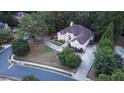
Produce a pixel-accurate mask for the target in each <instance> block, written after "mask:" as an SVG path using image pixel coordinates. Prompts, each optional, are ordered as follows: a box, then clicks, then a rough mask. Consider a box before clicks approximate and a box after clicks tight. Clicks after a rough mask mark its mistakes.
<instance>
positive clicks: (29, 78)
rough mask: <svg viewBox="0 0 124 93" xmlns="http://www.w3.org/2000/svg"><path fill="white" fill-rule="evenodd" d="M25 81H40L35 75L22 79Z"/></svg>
mask: <svg viewBox="0 0 124 93" xmlns="http://www.w3.org/2000/svg"><path fill="white" fill-rule="evenodd" d="M22 80H23V81H40V80H39V79H37V78H36V77H35V76H34V75H26V76H24V77H23V78H22Z"/></svg>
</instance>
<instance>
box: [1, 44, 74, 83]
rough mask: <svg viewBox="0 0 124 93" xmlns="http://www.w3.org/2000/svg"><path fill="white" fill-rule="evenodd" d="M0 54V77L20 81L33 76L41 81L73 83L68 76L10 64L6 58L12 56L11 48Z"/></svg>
mask: <svg viewBox="0 0 124 93" xmlns="http://www.w3.org/2000/svg"><path fill="white" fill-rule="evenodd" d="M6 48H7V49H6V50H4V51H3V52H1V53H0V75H5V76H10V77H16V78H19V79H21V78H22V77H24V76H25V75H31V74H32V75H34V76H35V77H37V78H38V79H40V80H43V81H74V80H75V79H73V78H71V77H70V76H67V75H64V74H61V73H58V72H55V71H52V70H47V69H42V68H34V67H27V66H22V65H17V64H14V65H12V64H10V63H9V62H8V57H9V56H10V55H11V54H12V48H11V46H8V47H6Z"/></svg>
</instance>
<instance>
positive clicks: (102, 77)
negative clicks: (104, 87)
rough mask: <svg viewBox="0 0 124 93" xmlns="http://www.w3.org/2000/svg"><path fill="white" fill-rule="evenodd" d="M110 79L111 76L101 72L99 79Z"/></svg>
mask: <svg viewBox="0 0 124 93" xmlns="http://www.w3.org/2000/svg"><path fill="white" fill-rule="evenodd" d="M110 80H111V77H110V76H109V75H106V74H100V75H99V78H98V81H110Z"/></svg>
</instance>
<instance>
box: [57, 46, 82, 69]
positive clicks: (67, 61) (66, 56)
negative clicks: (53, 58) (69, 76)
mask: <svg viewBox="0 0 124 93" xmlns="http://www.w3.org/2000/svg"><path fill="white" fill-rule="evenodd" d="M58 57H59V59H60V61H61V62H62V64H63V65H64V66H67V67H69V68H76V67H77V66H79V65H80V63H81V59H80V57H79V56H78V55H76V54H75V53H74V52H73V50H72V49H70V48H68V47H67V48H65V49H64V50H63V51H62V52H61V53H59V54H58Z"/></svg>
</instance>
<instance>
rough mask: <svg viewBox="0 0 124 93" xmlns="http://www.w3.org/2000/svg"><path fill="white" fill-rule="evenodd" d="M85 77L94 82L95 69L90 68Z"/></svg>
mask: <svg viewBox="0 0 124 93" xmlns="http://www.w3.org/2000/svg"><path fill="white" fill-rule="evenodd" d="M87 77H88V78H90V79H92V80H96V73H95V69H94V67H93V66H92V67H91V68H90V71H89V72H88V75H87Z"/></svg>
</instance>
